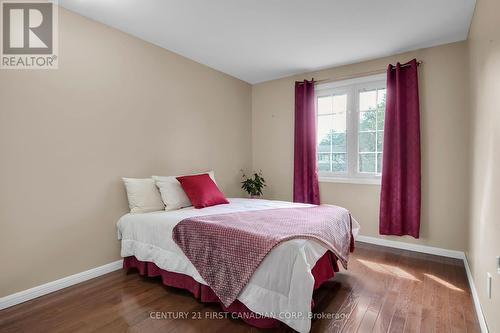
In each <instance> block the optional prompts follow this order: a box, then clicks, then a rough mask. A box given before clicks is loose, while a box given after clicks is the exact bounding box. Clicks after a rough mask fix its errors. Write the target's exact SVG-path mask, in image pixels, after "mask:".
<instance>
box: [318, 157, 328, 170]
mask: <svg viewBox="0 0 500 333" xmlns="http://www.w3.org/2000/svg"><path fill="white" fill-rule="evenodd" d="M330 156H331V154H330V153H326V154H325V153H319V154H318V171H331V169H330V165H331V164H330Z"/></svg>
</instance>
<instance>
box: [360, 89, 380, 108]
mask: <svg viewBox="0 0 500 333" xmlns="http://www.w3.org/2000/svg"><path fill="white" fill-rule="evenodd" d="M376 108H377V91H376V90H371V91H363V92H360V93H359V111H368V110H375V109H376Z"/></svg>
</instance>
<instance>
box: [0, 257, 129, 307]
mask: <svg viewBox="0 0 500 333" xmlns="http://www.w3.org/2000/svg"><path fill="white" fill-rule="evenodd" d="M122 267H123V260H117V261H114V262H112V263H109V264H106V265H102V266H99V267H96V268H92V269H89V270H87V271H84V272H80V273H77V274H73V275H70V276H66V277H64V278H62V279H59V280H55V281H51V282H48V283H45V284H42V285H40V286H36V287H33V288H30V289H27V290H23V291H20V292H18V293H15V294H12V295H7V296H5V297H2V298H0V310H3V309H5V308H8V307H11V306H14V305H17V304H20V303H23V302H26V301H29V300H32V299H34V298H37V297H40V296H43V295H47V294H50V293H52V292H54V291H57V290H61V289H64V288H67V287H69V286H72V285H75V284H77V283H81V282H84V281H87V280H90V279H93V278H96V277H98V276H101V275H104V274H107V273H111V272H113V271H116V270H119V269H121V268H122Z"/></svg>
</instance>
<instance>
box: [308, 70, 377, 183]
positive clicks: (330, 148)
mask: <svg viewBox="0 0 500 333" xmlns="http://www.w3.org/2000/svg"><path fill="white" fill-rule="evenodd" d="M385 98H386V82H385V75H374V76H369V77H363V78H359V79H352V80H345V81H338V82H332V83H327V84H322V85H318V86H317V87H316V108H317V110H316V111H317V117H318V122H317V123H318V125H317V126H318V128H317V164H318V175H319V177H320V181H341V182H355V183H375V184H377V183H380V174H381V171H382V150H383V141H384V113H385Z"/></svg>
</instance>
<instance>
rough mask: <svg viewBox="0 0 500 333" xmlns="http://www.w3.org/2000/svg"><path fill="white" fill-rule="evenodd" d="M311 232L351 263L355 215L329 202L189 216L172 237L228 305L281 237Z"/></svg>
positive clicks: (338, 256) (306, 235) (298, 235)
mask: <svg viewBox="0 0 500 333" xmlns="http://www.w3.org/2000/svg"><path fill="white" fill-rule="evenodd" d="M295 238H302V239H303V238H307V239H313V240H316V241H318V242H320V243H321V244H322V245H323V246H324V247H326V248H327V249H328V250H330V251H332V252H333V253H334V254H335V255H336V256H337V258H338V259H339V260H340V262H341V263H342V265H343V266H344V268H347V261H348V259H349V252H350V251H351V250H352V246H353V245H354V244H353V238H352V233H351V215H350V213H349V211H348V210H346V209H344V208H341V207H337V206H330V205H321V206H315V207H302V208H279V209H266V210H256V211H246V212H237V213H227V214H218V215H208V216H198V217H191V218H187V219H184V220H182V221H181V222H179V223H178V224H177V225H176V226H175V228H174V231H173V239H174V241H175V242H176V243H177V245H179V247H180V248H181V249H182V251H183V252H184V254H185V255H186V256H187V257H188V259H189V260H190V261H191V263H192V264H193V265H194V266H195V267H196V269H197V270H198V272H199V273H200V275H201V276H202V277H203V279H205V281H206V282H207V283H208V285H209V286H210V287H211V288H212V290H213V291H214V292H215V294H216V295H217V296H218V297H219V299H220V300H221V301H222V303H223V304H224V305H225V306H229V305H230V304H231V303H232V302H233V301H234V300H236V298H237V297H238V295H239V294H240V292H241V290H242V289H243V288H244V287H245V285H246V284H247V283H248V281H249V280H250V278H251V276H252V275H253V273H254V272H255V270H256V269H257V267H258V266H259V264H260V263H261V262H262V260H263V259H264V257H265V256H266V255H267V254H268V253H269V252H270V251H271V250H272V249H273V248H274V247H275V246H277V245H279V244H280V243H282V242H284V241H287V240H290V239H295Z"/></svg>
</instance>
